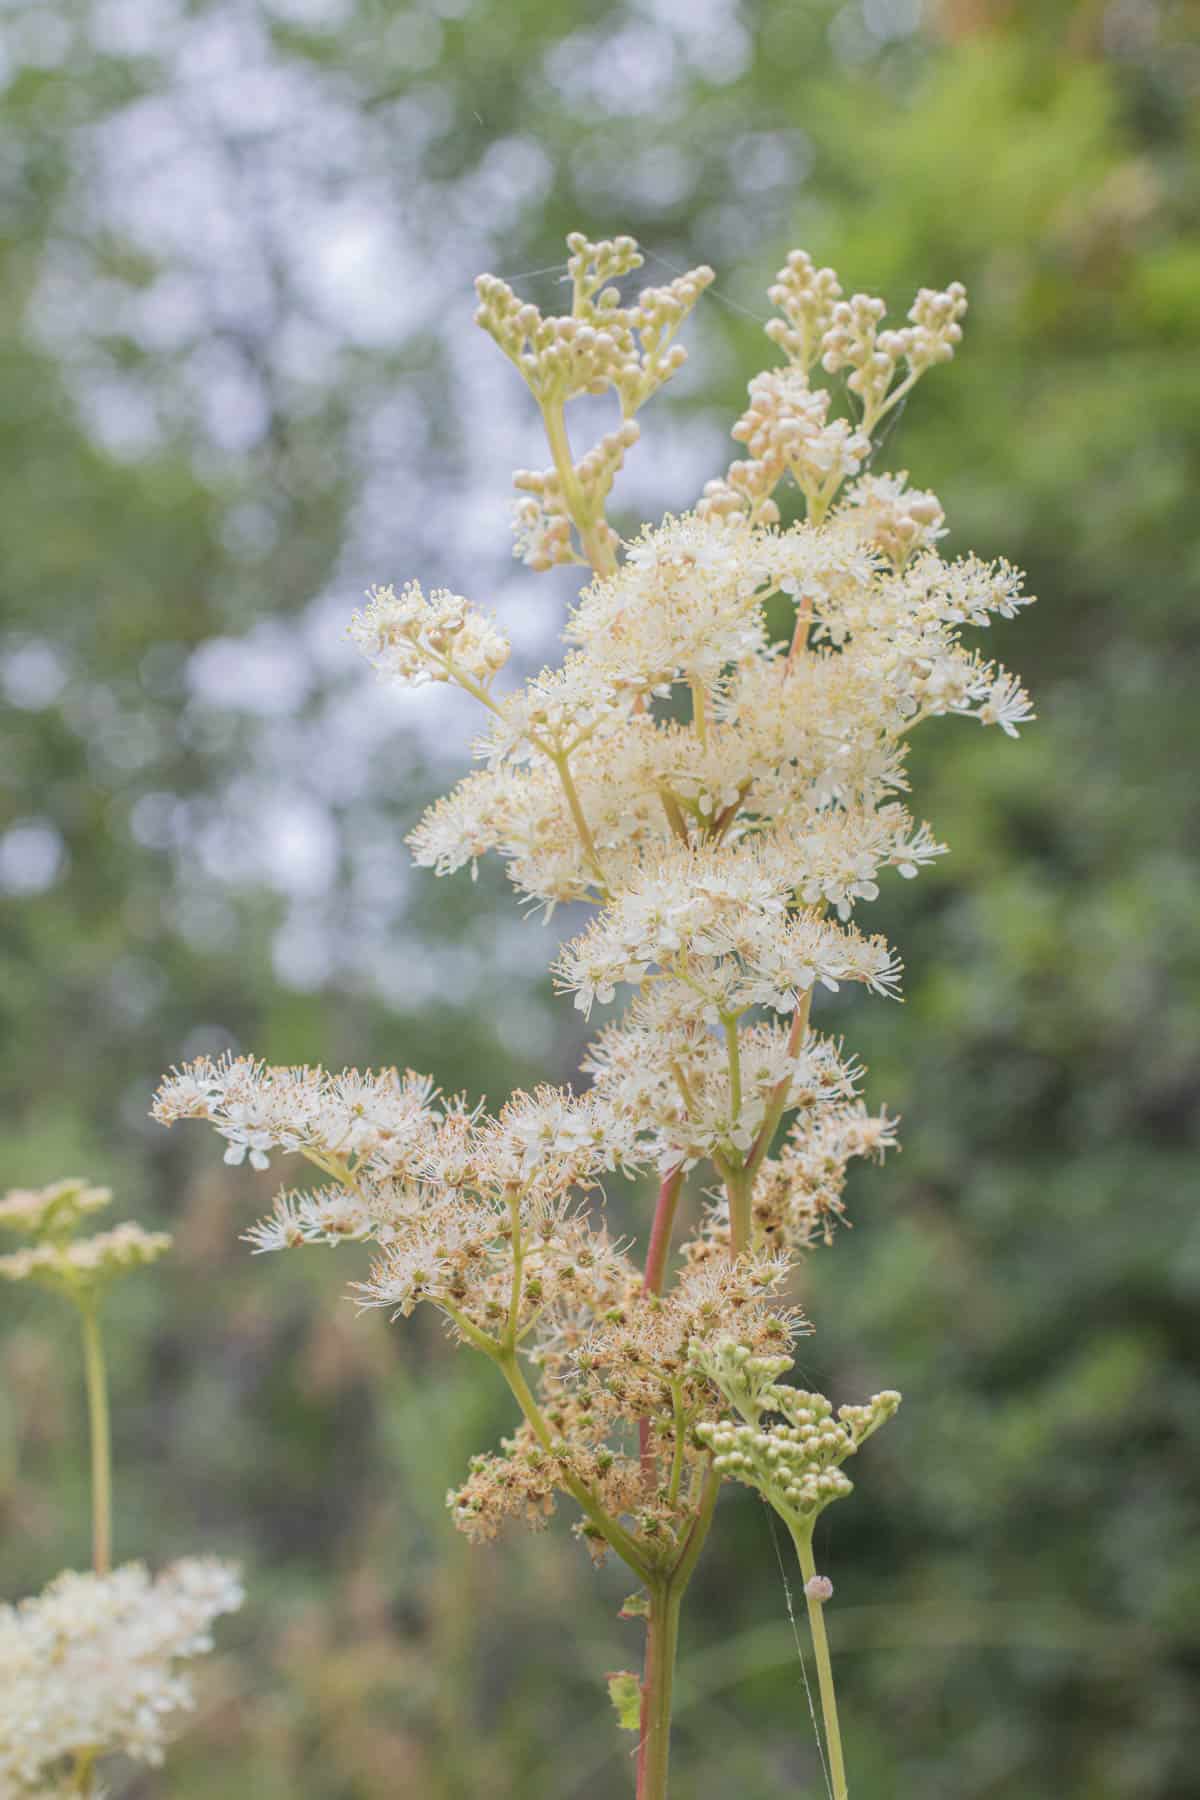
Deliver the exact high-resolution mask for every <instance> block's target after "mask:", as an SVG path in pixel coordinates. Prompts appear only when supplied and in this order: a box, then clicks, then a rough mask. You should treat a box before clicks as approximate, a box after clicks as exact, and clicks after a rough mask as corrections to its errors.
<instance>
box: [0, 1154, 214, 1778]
mask: <svg viewBox="0 0 1200 1800" xmlns="http://www.w3.org/2000/svg"><path fill="white" fill-rule="evenodd" d="M111 1199H112V1195H111V1194H110V1192H109V1190H108V1189H107V1188H101V1187H93V1186H91V1185H90V1184H89V1183H88V1182H86V1181H80V1180H66V1181H58V1182H55V1183H54V1184H53V1185H52V1186H50V1187H46V1188H39V1189H14V1190H12V1191H11V1192H10V1193H8V1194H6V1195H5V1197H4V1198H3V1199H2V1200H0V1229H3V1230H5V1231H12V1232H16V1233H19V1234H20V1235H22V1236H24V1237H28V1238H31V1239H32V1242H31V1243H29V1244H27V1245H25V1246H24V1247H22V1248H21V1249H18V1250H15V1251H13V1252H11V1253H10V1254H8V1255H5V1256H0V1277H3V1278H4V1279H6V1280H8V1281H33V1282H35V1283H37V1284H38V1285H39V1286H41V1287H43V1288H46V1289H48V1290H49V1291H50V1292H52V1293H55V1294H57V1295H59V1296H61V1297H62V1298H64V1299H66V1300H68V1301H69V1302H70V1303H71V1304H72V1305H73V1306H74V1308H75V1309H76V1311H77V1313H78V1315H79V1322H80V1327H81V1330H82V1338H83V1361H84V1370H85V1376H86V1385H87V1399H88V1418H89V1430H90V1438H91V1469H92V1564H93V1566H92V1568H91V1570H90V1571H87V1572H84V1573H79V1572H76V1571H75V1570H72V1569H67V1570H64V1571H63V1573H62V1574H60V1575H58V1576H56V1577H55V1579H54V1580H53V1581H52V1582H51V1583H50V1585H49V1587H47V1588H46V1589H45V1591H44V1592H43V1593H41V1594H39V1595H36V1596H35V1597H33V1598H31V1599H28V1600H24V1601H22V1602H21V1603H20V1604H19V1605H17V1606H0V1800H24V1797H25V1796H33V1795H37V1796H40V1797H46V1796H54V1795H64V1796H65V1795H67V1794H74V1795H89V1796H92V1800H97V1797H98V1796H99V1795H100V1789H99V1787H98V1786H97V1783H96V1767H97V1764H98V1763H99V1762H100V1761H101V1760H102V1759H103V1758H104V1757H106V1756H109V1755H112V1754H117V1753H119V1754H122V1755H124V1756H127V1757H132V1758H134V1759H135V1760H136V1761H139V1762H146V1763H160V1762H161V1761H162V1760H163V1754H164V1750H165V1746H166V1744H167V1741H168V1736H169V1733H170V1730H171V1727H172V1726H173V1725H174V1723H175V1722H176V1715H178V1713H179V1712H180V1711H181V1710H183V1709H186V1708H187V1707H188V1706H190V1705H191V1690H190V1688H189V1685H188V1681H187V1677H186V1674H185V1672H184V1669H183V1667H182V1665H183V1664H184V1663H185V1662H186V1661H187V1659H189V1658H190V1657H192V1656H195V1655H197V1654H199V1653H200V1652H202V1651H204V1650H208V1649H210V1648H211V1644H212V1640H211V1637H210V1635H209V1633H210V1627H211V1625H212V1622H213V1620H214V1619H215V1618H217V1617H218V1615H219V1614H221V1613H226V1612H233V1611H234V1610H236V1608H237V1607H238V1606H240V1605H241V1602H242V1590H241V1586H240V1583H239V1581H238V1577H237V1574H236V1571H235V1570H233V1569H232V1568H231V1567H230V1566H229V1565H228V1564H226V1563H223V1562H220V1561H218V1560H217V1559H216V1558H215V1557H201V1556H193V1557H185V1558H183V1559H182V1560H181V1561H179V1562H176V1563H173V1564H172V1565H171V1566H170V1567H169V1568H167V1569H164V1570H163V1571H162V1572H161V1573H160V1574H159V1575H158V1576H156V1577H151V1575H150V1574H149V1573H148V1572H147V1570H146V1569H145V1568H144V1566H143V1565H142V1564H141V1563H136V1562H134V1563H126V1564H124V1565H123V1566H122V1567H120V1568H117V1569H114V1568H113V1566H112V1535H113V1525H112V1474H111V1449H110V1432H109V1407H108V1383H107V1376H106V1372H105V1363H104V1350H103V1345H102V1341H101V1335H100V1305H101V1301H102V1299H103V1297H104V1295H105V1294H106V1292H107V1291H108V1289H109V1288H110V1287H111V1286H112V1284H113V1283H114V1282H116V1281H118V1280H119V1279H120V1278H121V1277H123V1276H124V1275H127V1274H128V1273H130V1272H131V1271H132V1270H135V1269H139V1268H144V1267H146V1266H147V1265H148V1264H150V1263H153V1262H156V1261H157V1260H158V1258H159V1257H160V1256H162V1255H163V1254H164V1253H165V1251H167V1250H168V1249H169V1248H170V1243H171V1240H170V1238H169V1237H168V1236H166V1234H165V1233H163V1232H160V1231H144V1230H143V1229H142V1227H141V1226H140V1225H134V1224H125V1225H117V1226H115V1227H114V1228H112V1229H111V1230H108V1231H101V1232H98V1233H96V1234H95V1235H93V1236H91V1237H80V1236H78V1235H77V1232H78V1229H79V1227H80V1226H81V1225H82V1224H83V1223H84V1222H85V1221H86V1220H88V1219H90V1218H91V1216H92V1214H93V1213H96V1212H99V1211H102V1210H103V1209H104V1208H105V1207H106V1206H107V1205H108V1204H109V1202H110V1200H111Z"/></svg>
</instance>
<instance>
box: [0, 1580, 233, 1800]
mask: <svg viewBox="0 0 1200 1800" xmlns="http://www.w3.org/2000/svg"><path fill="white" fill-rule="evenodd" d="M243 1598H244V1596H243V1593H242V1588H241V1584H240V1582H239V1581H238V1578H237V1575H236V1573H235V1572H234V1570H233V1569H231V1568H230V1567H229V1566H228V1565H227V1564H225V1563H222V1562H218V1561H217V1560H216V1559H215V1558H211V1557H188V1558H185V1559H184V1560H183V1561H181V1562H177V1563H174V1564H172V1565H171V1567H170V1568H167V1569H164V1570H163V1571H162V1573H161V1574H160V1575H158V1576H157V1577H155V1578H153V1579H152V1578H151V1577H150V1575H149V1574H148V1573H147V1571H146V1570H145V1569H144V1568H143V1567H142V1565H141V1564H140V1563H127V1564H125V1565H124V1567H122V1568H119V1569H115V1570H114V1571H113V1572H112V1573H111V1574H110V1575H93V1574H76V1573H75V1572H74V1571H72V1570H68V1571H66V1572H65V1573H64V1574H62V1575H59V1576H57V1577H56V1578H55V1580H54V1581H52V1582H51V1583H50V1586H49V1587H48V1588H46V1590H45V1591H44V1593H42V1594H39V1595H38V1596H37V1597H36V1598H34V1599H31V1600H23V1601H22V1602H21V1603H20V1604H19V1605H18V1606H0V1800H23V1797H24V1796H26V1795H43V1794H45V1793H46V1792H47V1791H54V1790H53V1788H52V1787H51V1788H50V1789H49V1790H48V1787H47V1784H48V1783H53V1782H55V1781H56V1780H57V1779H58V1776H59V1773H60V1766H61V1765H63V1764H65V1763H66V1761H67V1760H68V1759H69V1758H72V1757H74V1758H81V1757H83V1758H87V1759H89V1762H90V1759H91V1758H92V1757H95V1756H105V1755H109V1754H111V1753H114V1752H120V1753H121V1754H122V1755H125V1756H129V1757H132V1758H134V1760H135V1761H138V1762H145V1763H160V1762H161V1761H162V1760H163V1751H164V1749H165V1746H166V1744H167V1741H168V1734H169V1732H170V1729H171V1727H172V1725H173V1724H174V1723H175V1722H176V1715H178V1714H179V1713H180V1712H181V1711H183V1710H186V1709H187V1708H189V1707H190V1706H191V1704H192V1694H191V1689H190V1687H189V1685H188V1681H187V1677H186V1675H185V1674H184V1672H183V1671H182V1669H181V1668H180V1667H179V1665H180V1664H181V1663H183V1662H185V1661H186V1660H187V1659H188V1658H189V1657H193V1656H197V1655H199V1654H201V1653H202V1652H203V1651H206V1650H209V1649H211V1648H212V1639H211V1637H210V1635H209V1628H210V1626H211V1625H212V1622H213V1620H214V1619H215V1618H217V1616H218V1615H219V1614H221V1613H227V1612H235V1611H236V1610H237V1608H238V1607H239V1606H240V1605H241V1604H242V1600H243ZM63 1791H66V1790H65V1786H64V1790H63ZM75 1791H79V1790H78V1789H76V1790H75Z"/></svg>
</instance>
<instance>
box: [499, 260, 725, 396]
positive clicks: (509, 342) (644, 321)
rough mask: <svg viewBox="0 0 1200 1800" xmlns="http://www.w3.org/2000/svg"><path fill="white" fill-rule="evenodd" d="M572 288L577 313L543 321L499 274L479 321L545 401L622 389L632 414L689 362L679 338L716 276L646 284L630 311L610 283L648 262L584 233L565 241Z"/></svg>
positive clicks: (696, 273)
mask: <svg viewBox="0 0 1200 1800" xmlns="http://www.w3.org/2000/svg"><path fill="white" fill-rule="evenodd" d="M567 243H568V247H569V249H570V250H571V252H572V254H571V258H570V261H569V263H568V268H569V270H570V273H571V275H572V278H573V282H574V304H573V308H572V311H571V312H570V313H568V314H565V315H562V316H553V315H552V316H550V317H544V316H543V315H542V313H541V312H540V311H539V309H538V308H537V307H536V306H534V305H532V304H531V303H530V302H529V301H527V300H526V301H522V300H521V299H519V298H518V296H517V295H516V294H515V293H514V292H513V290H512V288H510V287H509V285H508V283H507V282H506V281H503V280H501V279H500V277H499V276H497V275H480V276H479V277H478V279H477V281H476V283H475V291H476V293H477V294H478V296H479V307H478V310H477V311H476V314H475V322H476V324H477V325H480V326H482V328H483V329H484V330H485V331H486V332H488V333H489V335H490V336H491V337H493V338H494V339H495V341H496V343H497V344H498V345H499V346H500V348H501V349H502V350H503V351H504V353H505V355H506V356H508V357H509V358H510V359H511V360H512V362H514V363H515V364H516V366H517V368H518V369H519V370H520V372H521V374H522V375H523V376H524V378H525V380H526V382H527V383H528V385H529V387H530V390H531V391H532V393H533V394H534V395H535V397H536V398H537V399H538V400H539V401H540V402H541V403H542V405H553V404H560V403H561V402H562V401H564V400H569V399H571V398H572V397H573V396H575V395H577V394H603V393H605V392H606V391H607V390H608V389H609V388H613V389H615V390H616V392H617V394H618V396H619V398H620V401H621V411H622V414H623V416H624V417H625V418H627V419H628V418H631V417H632V416H633V414H634V413H635V412H637V410H638V408H639V407H640V406H642V405H644V403H645V402H646V401H647V400H648V399H649V398H650V395H651V394H652V393H654V391H655V390H656V389H657V388H658V387H660V386H661V385H662V383H663V382H664V381H666V380H668V379H669V378H670V377H671V376H672V375H673V374H674V373H675V372H676V370H677V369H679V368H681V367H682V366H683V364H684V362H685V361H686V360H687V352H686V351H685V350H684V349H683V346H682V345H680V344H675V343H674V342H673V341H672V340H673V339H674V337H675V334H676V333H677V331H678V330H679V327H680V326H681V325H682V324H683V322H684V320H685V319H686V317H687V315H688V314H689V313H690V312H691V310H692V308H693V307H694V306H695V304H696V302H697V300H698V299H699V298H700V296H701V294H702V293H703V292H704V290H705V288H706V287H707V286H708V285H709V283H710V282H711V281H712V280H713V279H714V276H713V271H712V270H711V269H710V268H707V267H700V268H696V269H692V270H690V271H689V272H688V273H687V274H685V275H679V276H677V277H676V278H675V279H674V280H673V281H671V282H670V283H668V284H667V286H665V287H654V288H645V289H643V290H642V292H641V293H640V294H639V295H638V297H637V300H636V302H635V303H634V305H632V306H622V305H621V297H620V293H619V292H618V290H617V289H616V288H615V287H612V286H609V285H607V284H608V283H609V282H611V281H615V280H617V279H619V278H620V276H622V275H624V274H627V273H628V272H629V271H630V270H631V269H634V268H637V267H638V266H639V264H640V263H641V261H642V257H641V255H640V253H639V252H638V248H637V245H636V243H635V242H634V240H633V239H632V238H618V239H614V240H607V241H605V242H602V243H598V244H592V243H589V242H588V240H587V239H586V238H584V237H583V236H582V234H581V233H578V232H576V233H573V234H572V235H571V237H570V238H568V240H567Z"/></svg>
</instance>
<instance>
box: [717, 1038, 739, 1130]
mask: <svg viewBox="0 0 1200 1800" xmlns="http://www.w3.org/2000/svg"><path fill="white" fill-rule="evenodd" d="M721 1023H722V1025H723V1026H724V1027H725V1054H726V1055H727V1057H728V1058H729V1105H730V1112H731V1119H730V1123H731V1124H732V1125H736V1124H737V1122H738V1120H739V1118H740V1117H741V1113H742V1054H741V1046H740V1043H739V1041H738V1022H737V1018H736V1016H734V1017H733V1018H731V1017H730V1016H729V1015H728V1014H727V1013H722V1015H721Z"/></svg>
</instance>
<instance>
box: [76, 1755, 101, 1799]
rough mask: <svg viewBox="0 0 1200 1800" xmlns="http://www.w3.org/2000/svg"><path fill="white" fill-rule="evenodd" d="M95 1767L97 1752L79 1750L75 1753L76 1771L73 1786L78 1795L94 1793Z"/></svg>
mask: <svg viewBox="0 0 1200 1800" xmlns="http://www.w3.org/2000/svg"><path fill="white" fill-rule="evenodd" d="M95 1766H96V1752H95V1751H94V1750H77V1751H76V1752H75V1770H74V1777H73V1779H72V1782H71V1786H72V1788H73V1789H74V1790H75V1792H76V1793H77V1794H85V1795H86V1794H90V1793H92V1791H93V1788H92V1770H93V1769H94V1768H95Z"/></svg>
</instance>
